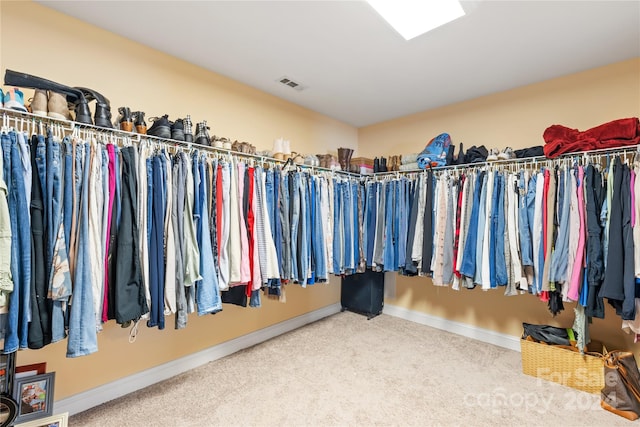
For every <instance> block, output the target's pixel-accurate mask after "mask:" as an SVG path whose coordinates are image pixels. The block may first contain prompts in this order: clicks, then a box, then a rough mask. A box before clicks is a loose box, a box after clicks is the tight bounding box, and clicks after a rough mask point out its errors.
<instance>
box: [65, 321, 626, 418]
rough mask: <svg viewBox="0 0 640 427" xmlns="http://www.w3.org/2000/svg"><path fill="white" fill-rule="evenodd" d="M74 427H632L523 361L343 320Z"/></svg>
mask: <svg viewBox="0 0 640 427" xmlns="http://www.w3.org/2000/svg"><path fill="white" fill-rule="evenodd" d="M69 425H70V426H104V425H111V426H145V427H146V426H304V425H309V426H342V425H354V426H359V425H367V426H370V425H398V426H400V425H401V426H408V425H415V426H432V425H434V426H435V425H438V426H454V425H464V426H477V427H480V426H492V427H495V426H518V427H522V426H550V425H562V426H580V427H584V426H628V425H630V424H629V422H628V421H627V420H625V419H623V418H620V417H618V416H617V415H614V414H611V413H609V412H607V411H605V410H603V409H601V408H600V397H599V395H595V394H588V393H585V392H581V391H577V390H574V389H571V388H568V387H564V386H561V385H559V384H555V383H551V382H547V381H544V380H539V379H536V378H533V377H530V376H527V375H524V374H523V373H522V365H521V361H520V353H518V352H515V351H512V350H507V349H504V348H501V347H497V346H494V345H490V344H486V343H482V342H479V341H474V340H472V339H469V338H465V337H461V336H459V335H454V334H451V333H448V332H445V331H441V330H438V329H433V328H430V327H427V326H423V325H420V324H417V323H413V322H410V321H406V320H403V319H399V318H396V317H392V316H388V315H384V314H383V315H381V316H378V317H376V318H374V319H372V320H367V319H366V317H364V316H361V315H358V314H354V313H350V312H343V313H339V314H336V315H333V316H330V317H328V318H325V319H323V320H320V321H318V322H315V323H313V324H310V325H307V326H305V327H303V328H300V329H297V330H295V331H292V332H289V333H287V334H284V335H281V336H279V337H276V338H274V339H271V340H269V341H267V342H264V343H262V344H259V345H256V346H254V347H251V348H248V349H246V350H243V351H240V352H238V353H235V354H233V355H231V356H228V357H225V358H223V359H220V360H216V361H213V362H210V363H208V364H206V365H203V366H201V367H198V368H196V369H193V370H191V371H189V372H186V373H184V374H181V375H178V376H176V377H173V378H171V379H169V380H166V381H163V382H161V383H158V384H156V385H153V386H151V387H148V388H145V389H143V390H140V391H138V392H135V393H132V394H129V395H126V396H124V397H121V398H119V399H116V400H113V401H110V402H107V403H104V404H102V405H100V406H97V407H95V408H92V409H90V410H88V411H85V412H82V413H79V414H76V415H74V416H72V417H70V419H69Z"/></svg>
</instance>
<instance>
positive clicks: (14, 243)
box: [0, 131, 31, 353]
mask: <svg viewBox="0 0 640 427" xmlns="http://www.w3.org/2000/svg"><path fill="white" fill-rule="evenodd" d="M0 143H1V144H2V152H3V157H4V168H3V169H4V174H5V182H6V183H7V189H8V197H7V202H8V205H9V217H10V221H11V276H12V278H13V292H11V294H9V310H8V315H7V325H6V333H5V341H4V350H3V351H4V353H13V352H14V351H16V350H18V348H27V334H28V331H29V315H30V301H29V300H30V286H31V229H30V226H29V216H28V215H27V214H26V213H27V212H29V208H28V206H27V198H26V190H25V184H24V174H23V167H22V159H21V156H20V147H19V146H18V141H17V135H16V133H15V132H14V131H11V132H9V134H6V133H3V134H2V136H0Z"/></svg>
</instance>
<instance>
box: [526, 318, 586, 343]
mask: <svg viewBox="0 0 640 427" xmlns="http://www.w3.org/2000/svg"><path fill="white" fill-rule="evenodd" d="M522 327H523V328H524V332H523V334H522V338H523V339H526V338H527V337H531V338H533V339H534V340H535V341H539V342H545V343H547V344H553V345H571V341H575V340H577V338H578V334H577V332H575V331H574V330H573V329H565V328H557V327H555V326H549V325H532V324H529V323H523V324H522ZM570 334H571V335H572V336H571V335H570Z"/></svg>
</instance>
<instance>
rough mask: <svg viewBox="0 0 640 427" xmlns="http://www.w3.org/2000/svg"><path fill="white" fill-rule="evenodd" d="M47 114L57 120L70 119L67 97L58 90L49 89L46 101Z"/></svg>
mask: <svg viewBox="0 0 640 427" xmlns="http://www.w3.org/2000/svg"><path fill="white" fill-rule="evenodd" d="M47 110H48V112H47V115H48V116H49V117H51V118H54V119H58V120H71V112H70V111H69V104H68V103H67V97H66V96H65V95H64V94H62V93H59V92H54V91H52V90H50V91H49V100H48V101H47Z"/></svg>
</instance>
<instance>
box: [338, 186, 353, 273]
mask: <svg viewBox="0 0 640 427" xmlns="http://www.w3.org/2000/svg"><path fill="white" fill-rule="evenodd" d="M341 188H342V203H343V204H342V207H343V213H344V214H343V216H342V233H343V236H344V251H343V253H342V266H343V267H344V270H345V272H346V271H347V270H353V269H354V268H355V266H354V265H353V238H354V234H353V203H352V201H351V199H352V195H351V185H350V183H349V181H345V182H343V183H342V185H341Z"/></svg>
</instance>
